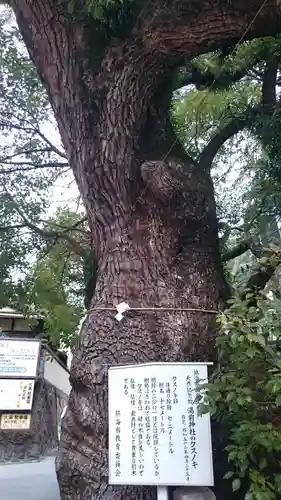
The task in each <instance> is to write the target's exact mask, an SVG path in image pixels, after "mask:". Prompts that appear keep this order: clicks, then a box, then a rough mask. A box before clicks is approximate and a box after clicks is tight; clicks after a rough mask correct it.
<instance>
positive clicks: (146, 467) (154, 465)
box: [109, 363, 213, 486]
mask: <svg viewBox="0 0 281 500" xmlns="http://www.w3.org/2000/svg"><path fill="white" fill-rule="evenodd" d="M206 379H207V365H206V364H203V363H151V364H147V365H135V366H127V367H116V368H111V369H110V370H109V482H110V483H111V484H143V485H146V484H151V485H153V484H154V485H171V486H172V485H178V486H181V485H183V486H184V485H191V486H201V485H202V486H211V485H212V484H213V466H212V448H211V432H210V417H209V415H200V414H199V413H198V408H197V404H198V386H199V384H200V383H202V382H204V381H206Z"/></svg>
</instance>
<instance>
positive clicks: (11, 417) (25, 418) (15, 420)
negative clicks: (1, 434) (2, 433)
mask: <svg viewBox="0 0 281 500" xmlns="http://www.w3.org/2000/svg"><path fill="white" fill-rule="evenodd" d="M30 423H31V415H26V414H22V413H20V414H19V413H14V414H13V413H5V414H4V415H1V420H0V429H2V430H28V429H29V428H30Z"/></svg>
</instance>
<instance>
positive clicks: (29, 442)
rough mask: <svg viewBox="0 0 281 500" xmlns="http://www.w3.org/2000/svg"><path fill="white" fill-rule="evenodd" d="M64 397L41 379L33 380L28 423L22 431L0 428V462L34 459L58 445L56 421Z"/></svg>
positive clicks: (57, 420)
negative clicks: (30, 411) (28, 426)
mask: <svg viewBox="0 0 281 500" xmlns="http://www.w3.org/2000/svg"><path fill="white" fill-rule="evenodd" d="M66 404H67V396H66V395H65V394H63V393H61V392H60V391H59V390H58V389H57V388H56V387H54V386H53V385H51V384H50V383H49V382H47V381H46V380H44V379H38V380H37V381H36V383H35V390H34V399H33V405H32V414H31V425H30V429H29V430H26V431H9V430H0V462H10V461H22V460H38V459H39V458H40V457H41V456H43V455H47V454H48V453H50V452H51V451H53V450H54V449H55V448H56V447H57V445H58V424H59V418H60V414H61V411H62V408H63V407H64V406H65V405H66Z"/></svg>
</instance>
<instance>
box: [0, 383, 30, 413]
mask: <svg viewBox="0 0 281 500" xmlns="http://www.w3.org/2000/svg"><path fill="white" fill-rule="evenodd" d="M33 392H34V380H14V379H0V410H31V408H32V400H33Z"/></svg>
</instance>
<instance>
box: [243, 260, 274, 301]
mask: <svg viewBox="0 0 281 500" xmlns="http://www.w3.org/2000/svg"><path fill="white" fill-rule="evenodd" d="M280 264H281V252H274V251H273V250H272V251H271V250H270V251H269V250H267V251H265V252H264V253H263V256H262V257H261V259H260V261H259V263H258V264H257V267H256V269H255V270H254V272H253V274H252V275H251V276H250V278H249V280H248V282H247V284H246V286H245V290H244V292H243V294H242V296H243V297H244V298H245V296H246V295H247V293H248V292H249V291H251V292H255V293H256V292H258V291H260V290H263V289H264V287H265V286H266V284H267V283H268V281H269V280H270V279H271V278H272V276H273V275H274V273H275V271H276V269H277V267H278V266H279V265H280Z"/></svg>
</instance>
